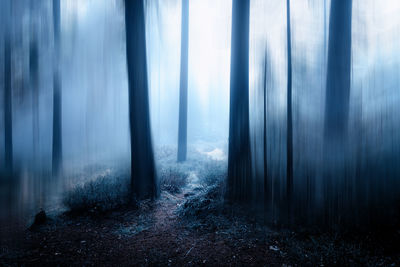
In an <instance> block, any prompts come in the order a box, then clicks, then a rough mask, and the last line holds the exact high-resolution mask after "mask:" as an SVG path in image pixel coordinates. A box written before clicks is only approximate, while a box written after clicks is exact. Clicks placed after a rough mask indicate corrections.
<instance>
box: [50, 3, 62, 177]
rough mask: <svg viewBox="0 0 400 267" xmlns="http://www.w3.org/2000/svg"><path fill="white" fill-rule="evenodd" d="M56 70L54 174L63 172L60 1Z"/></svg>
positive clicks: (56, 13)
mask: <svg viewBox="0 0 400 267" xmlns="http://www.w3.org/2000/svg"><path fill="white" fill-rule="evenodd" d="M53 25H54V50H55V52H54V69H53V150H52V167H53V174H54V175H58V174H59V173H60V172H61V171H62V100H61V97H62V95H61V74H60V0H53Z"/></svg>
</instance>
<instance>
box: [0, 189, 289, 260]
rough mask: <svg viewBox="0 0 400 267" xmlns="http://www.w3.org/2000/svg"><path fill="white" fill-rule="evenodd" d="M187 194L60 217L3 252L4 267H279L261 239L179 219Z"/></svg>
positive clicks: (167, 195)
mask: <svg viewBox="0 0 400 267" xmlns="http://www.w3.org/2000/svg"><path fill="white" fill-rule="evenodd" d="M185 193H187V191H184V192H182V193H180V194H177V195H172V194H169V193H167V192H163V193H162V194H161V197H160V199H158V200H157V201H154V202H150V201H147V202H143V203H141V204H140V207H139V209H138V210H132V209H125V210H120V211H116V212H113V213H109V214H106V215H105V216H101V217H90V216H89V217H87V216H85V217H82V216H80V217H70V216H68V215H65V214H64V215H61V216H58V217H56V218H53V219H51V220H49V221H48V222H47V223H46V224H45V225H43V226H40V227H37V228H36V229H32V230H26V231H25V232H24V234H23V235H21V236H19V237H17V239H18V240H16V239H15V238H14V242H13V243H14V245H16V246H14V247H11V246H10V247H6V246H5V247H3V250H2V255H1V258H0V263H2V264H4V265H9V264H10V265H28V266H29V265H52V266H56V265H61V266H67V265H68V266H70V265H79V266H82V265H93V266H111V265H112V266H118V265H120V266H127V265H138V266H154V265H156V266H157V265H160V266H183V265H186V266H191V265H196V266H197V265H206V266H216V265H219V266H231V265H246V266H251V265H265V264H267V265H279V266H281V265H282V263H283V259H282V257H280V255H279V252H277V251H274V250H271V249H269V244H267V243H265V241H261V240H258V239H248V240H243V239H242V240H237V239H235V238H232V237H228V236H227V234H226V232H218V231H204V230H201V229H194V228H192V227H187V225H186V221H185V220H182V219H181V217H179V216H178V212H177V211H178V208H179V207H180V206H181V205H182V204H183V203H184V201H185Z"/></svg>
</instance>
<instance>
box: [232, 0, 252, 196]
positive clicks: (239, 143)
mask: <svg viewBox="0 0 400 267" xmlns="http://www.w3.org/2000/svg"><path fill="white" fill-rule="evenodd" d="M249 20H250V0H233V1H232V40H231V74H230V76H231V80H230V108H229V155H228V182H227V197H228V198H229V199H231V200H236V201H247V200H249V199H250V198H251V192H250V191H251V154H250V133H249V131H250V129H249V23H250V21H249Z"/></svg>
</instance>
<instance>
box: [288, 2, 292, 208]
mask: <svg viewBox="0 0 400 267" xmlns="http://www.w3.org/2000/svg"><path fill="white" fill-rule="evenodd" d="M286 4H287V6H286V11H287V16H286V19H287V64H288V65H287V68H288V69H287V72H288V73H287V75H288V77H287V135H286V146H287V150H286V176H287V177H286V179H287V181H286V191H287V192H286V194H287V201H288V205H289V215H290V212H291V211H290V209H291V204H292V203H291V202H292V197H293V122H292V40H291V39H292V38H291V29H290V0H287V2H286Z"/></svg>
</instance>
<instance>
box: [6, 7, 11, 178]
mask: <svg viewBox="0 0 400 267" xmlns="http://www.w3.org/2000/svg"><path fill="white" fill-rule="evenodd" d="M10 14H11V1H6V4H5V8H4V15H5V16H4V21H5V23H4V131H5V133H4V137H5V139H4V148H5V170H6V172H8V173H12V172H13V134H12V132H13V130H12V90H11V28H12V27H11V16H10Z"/></svg>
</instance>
